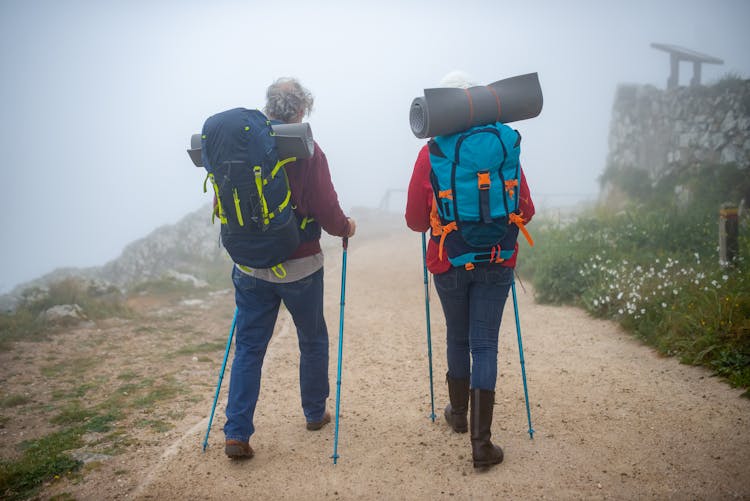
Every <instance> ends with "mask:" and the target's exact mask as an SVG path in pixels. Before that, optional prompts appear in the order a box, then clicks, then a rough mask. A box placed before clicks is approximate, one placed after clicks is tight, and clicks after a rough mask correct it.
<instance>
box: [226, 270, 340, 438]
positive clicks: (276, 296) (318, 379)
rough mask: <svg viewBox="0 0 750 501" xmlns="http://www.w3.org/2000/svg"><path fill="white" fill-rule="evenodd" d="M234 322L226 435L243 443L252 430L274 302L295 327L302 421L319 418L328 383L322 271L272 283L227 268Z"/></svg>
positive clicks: (327, 390)
mask: <svg viewBox="0 0 750 501" xmlns="http://www.w3.org/2000/svg"><path fill="white" fill-rule="evenodd" d="M232 281H233V282H234V290H235V301H236V303H237V326H236V331H235V353H234V361H233V362H232V374H231V378H230V381H229V398H228V402H227V412H226V415H227V423H226V425H224V434H225V436H226V438H227V439H233V440H241V441H243V442H246V441H248V440H249V439H250V436H251V435H252V434H253V432H254V431H255V427H254V426H253V415H254V414H255V404H256V403H257V401H258V394H259V393H260V377H261V368H262V367H263V357H264V356H265V354H266V348H267V347H268V343H269V341H270V340H271V335H272V334H273V329H274V325H275V324H276V318H277V316H278V313H279V305H280V304H281V301H284V305H285V306H286V308H287V310H289V313H290V314H291V316H292V319H293V320H294V325H295V326H296V327H297V338H298V341H299V351H300V363H299V379H300V393H301V396H302V410H303V411H304V414H305V419H306V420H307V421H308V422H310V421H320V420H321V419H323V414H324V413H325V409H326V399H327V398H328V394H329V386H328V329H327V327H326V323H325V319H324V318H323V269H322V268H321V269H320V270H318V271H316V272H315V273H313V274H312V275H310V276H308V277H305V278H303V279H301V280H297V281H296V282H290V283H284V284H277V283H272V282H266V281H264V280H259V279H257V278H255V277H251V276H249V275H247V274H245V273H243V272H241V271H240V270H238V269H237V268H236V267H235V268H234V270H233V271H232Z"/></svg>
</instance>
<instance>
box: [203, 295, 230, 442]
mask: <svg viewBox="0 0 750 501" xmlns="http://www.w3.org/2000/svg"><path fill="white" fill-rule="evenodd" d="M236 326H237V308H236V307H235V308H234V318H233V319H232V329H231V330H230V331H229V339H227V349H226V350H224V362H222V364H221V372H219V382H218V383H217V385H216V395H214V405H213V406H212V407H211V416H210V417H209V418H208V429H207V430H206V438H204V439H203V452H206V447H208V434H209V433H211V423H213V422H214V412H216V401H217V400H218V399H219V390H221V382H222V380H223V379H224V370H225V369H226V368H227V358H229V350H230V349H231V348H232V337H233V336H234V328H235V327H236Z"/></svg>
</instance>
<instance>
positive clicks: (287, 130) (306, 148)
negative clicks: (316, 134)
mask: <svg viewBox="0 0 750 501" xmlns="http://www.w3.org/2000/svg"><path fill="white" fill-rule="evenodd" d="M271 128H272V129H273V133H274V134H275V136H276V149H277V151H278V152H279V158H289V157H297V158H299V159H302V158H310V157H312V156H313V153H314V152H315V142H314V141H313V134H312V127H310V124H309V123H307V122H302V123H298V124H278V125H272V126H271Z"/></svg>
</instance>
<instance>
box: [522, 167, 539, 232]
mask: <svg viewBox="0 0 750 501" xmlns="http://www.w3.org/2000/svg"><path fill="white" fill-rule="evenodd" d="M518 196H519V199H518V209H519V211H520V212H521V217H522V218H523V220H524V222H525V223H528V222H529V221H531V218H533V217H534V214H535V213H536V212H535V209H534V201H533V200H531V192H530V191H529V185H528V184H527V183H526V174H524V173H523V169H521V190H520V194H519V195H518Z"/></svg>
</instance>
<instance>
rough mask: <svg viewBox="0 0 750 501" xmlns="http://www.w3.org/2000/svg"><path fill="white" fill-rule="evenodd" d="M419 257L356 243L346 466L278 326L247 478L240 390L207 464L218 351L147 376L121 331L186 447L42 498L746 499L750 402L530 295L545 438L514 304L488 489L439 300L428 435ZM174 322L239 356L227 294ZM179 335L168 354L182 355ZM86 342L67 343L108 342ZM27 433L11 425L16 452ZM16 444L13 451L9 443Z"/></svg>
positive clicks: (389, 240) (525, 313) (330, 272)
mask: <svg viewBox="0 0 750 501" xmlns="http://www.w3.org/2000/svg"><path fill="white" fill-rule="evenodd" d="M366 236H367V235H365V237H366ZM420 245H421V244H420V238H419V235H417V234H413V233H407V232H405V231H396V232H394V233H392V234H391V235H390V236H388V237H385V236H383V234H380V235H375V236H371V238H369V239H367V238H362V237H360V239H357V238H354V239H352V241H351V243H350V248H349V252H348V266H347V268H348V273H347V282H346V307H345V329H344V344H343V370H342V384H341V414H340V428H339V442H338V453H339V456H340V458H339V459H338V463H337V464H336V465H334V464H333V460H332V459H331V455H332V453H333V447H334V426H333V423H331V425H329V426H326V427H325V428H323V429H322V430H320V431H317V432H310V431H307V430H306V429H305V426H304V418H303V415H302V411H301V408H300V403H299V385H298V372H297V361H298V349H297V344H296V334H295V331H294V327H293V325H292V323H291V320H290V318H289V317H288V315H287V314H285V313H283V312H282V315H281V316H280V319H279V322H278V324H277V331H276V333H275V334H274V337H273V339H272V341H271V344H270V346H269V350H268V353H267V356H266V360H265V364H264V378H263V382H262V389H261V397H260V401H259V403H258V407H257V412H256V418H255V424H256V433H255V435H254V436H253V437H252V438H251V445H252V446H253V448H254V449H255V457H254V458H253V459H251V460H249V461H232V460H229V459H228V458H226V457H225V455H224V449H223V440H224V437H223V433H222V426H223V424H224V415H223V413H224V405H225V402H226V390H227V388H228V377H227V378H225V380H224V386H223V388H222V392H221V395H220V398H219V405H218V407H217V412H216V417H215V419H214V424H213V428H212V430H211V435H210V439H209V447H208V449H207V451H206V452H205V453H204V452H202V449H201V444H202V442H203V437H204V434H205V431H206V426H207V423H208V413H209V411H210V408H211V403H212V400H213V396H214V390H215V384H216V378H217V376H218V371H219V368H220V365H221V358H222V356H223V349H221V350H214V352H212V353H211V354H210V356H211V358H212V362H211V363H208V364H207V363H203V364H197V363H196V362H195V361H194V359H191V358H190V357H176V358H174V357H173V358H171V359H169V360H166V361H165V360H163V359H157V358H153V359H152V358H149V357H150V356H152V355H153V353H154V350H155V349H156V348H158V346H159V345H158V344H154V343H152V347H151V349H150V350H146V351H143V352H142V353H143V355H142V356H140V355H138V353H141V352H138V351H137V350H139V349H140V350H144V348H143V345H144V343H145V341H144V340H145V339H147V338H145V337H144V336H148V335H149V332H148V331H144V330H143V328H142V327H143V326H142V325H141V328H140V329H134V326H132V325H126V326H113V327H112V329H119V331H118V332H119V337H118V339H119V340H120V342H121V343H124V346H122V348H121V350H122V351H123V352H126V353H127V352H128V350H129V349H130V348H132V350H133V351H131V352H130V356H129V357H128V358H126V359H123V360H121V361H119V362H118V360H120V359H119V358H118V356H116V355H112V356H111V357H110V362H109V363H107V366H108V367H111V366H112V365H114V364H117V363H123V364H127V363H128V361H129V363H131V364H133V363H136V362H137V363H138V364H141V365H143V364H147V366H144V367H145V369H144V370H148V371H151V373H152V374H157V375H158V374H160V373H167V372H168V373H170V374H172V375H173V377H174V375H175V374H176V375H177V377H178V380H180V381H181V382H183V383H184V384H185V385H187V386H190V387H191V388H193V389H194V394H195V395H197V396H198V397H199V398H195V399H193V400H180V401H177V402H174V401H172V402H171V403H170V404H166V405H169V406H172V407H175V406H179V407H180V411H181V412H180V414H179V415H181V416H182V417H181V419H178V420H176V421H175V427H174V429H172V430H170V431H169V432H166V433H151V434H148V433H145V432H144V433H142V434H140V435H139V436H140V438H139V440H138V441H137V442H135V443H134V445H132V446H131V447H129V448H127V450H126V451H124V452H123V453H121V454H119V455H116V456H114V457H112V458H111V459H109V460H108V461H103V462H102V465H101V466H100V467H99V468H96V469H92V471H90V472H88V473H86V475H85V476H84V477H83V478H82V479H80V480H78V481H77V482H57V483H55V484H52V485H50V486H48V487H47V488H46V489H45V490H44V491H43V496H42V497H44V498H47V497H51V496H53V495H55V494H59V493H61V492H66V493H68V495H70V496H73V497H75V498H79V499H140V500H145V499H157V500H162V499H196V500H197V499H251V498H255V499H315V498H340V499H442V498H455V499H483V498H512V499H680V500H682V499H711V500H712V499H735V498H738V499H750V400H749V399H746V398H740V394H741V391H739V390H736V389H732V388H730V387H729V386H728V385H726V384H725V383H724V382H722V381H721V380H719V379H717V378H714V377H711V376H710V374H709V373H708V372H707V371H705V370H703V369H700V368H696V367H688V366H684V365H681V364H679V363H678V362H677V361H676V360H673V359H668V358H663V357H660V356H659V355H658V354H656V353H655V352H654V351H653V350H651V349H650V348H648V347H646V346H643V345H642V344H641V343H639V342H638V341H636V340H634V339H633V338H631V337H630V336H629V335H627V334H626V333H624V332H622V331H621V330H620V329H619V328H618V327H617V326H616V325H615V324H613V323H611V322H606V321H601V320H596V319H592V318H590V317H588V316H587V315H586V314H585V313H584V312H582V311H580V310H578V309H575V308H567V307H550V306H541V305H537V304H535V303H534V302H533V297H532V291H531V290H530V288H529V286H528V285H527V286H526V288H525V290H524V289H523V288H522V287H520V286H519V287H518V299H519V310H520V315H521V327H522V333H523V346H524V351H525V359H526V372H527V379H528V391H529V399H530V403H531V418H532V423H533V429H534V431H535V433H534V438H533V440H532V439H530V437H529V433H528V428H529V426H528V422H527V417H526V407H525V403H524V394H523V383H522V379H521V367H520V363H519V354H518V346H517V340H516V330H515V325H514V321H513V309H512V302H511V301H509V302H508V305H507V307H506V311H505V321H504V323H503V326H502V328H501V332H500V336H501V343H500V344H501V345H500V353H499V373H498V384H497V397H496V400H497V402H496V407H495V421H494V423H493V439H494V441H495V442H496V443H497V444H498V445H501V446H502V447H503V449H504V451H505V461H504V462H503V463H502V464H501V465H499V466H496V467H494V468H491V469H489V470H488V471H485V472H477V471H475V470H474V468H473V467H472V463H471V448H470V442H469V436H468V434H455V433H452V432H451V431H450V429H449V428H448V426H447V425H446V424H445V422H444V420H443V418H442V409H443V407H444V406H445V404H446V403H447V399H448V397H447V386H446V384H445V382H444V379H445V376H444V375H445V372H446V364H445V328H444V324H443V317H442V312H441V310H440V306H439V301H438V299H437V297H436V295H435V293H434V290H433V289H432V287H430V289H431V305H432V322H431V327H432V351H433V357H432V358H433V373H434V395H435V398H434V401H435V414H436V415H437V418H436V419H435V421H434V422H433V421H432V420H431V419H430V414H431V405H430V384H429V365H428V356H427V342H426V341H427V336H426V329H425V310H424V284H423V277H422V264H421V248H420ZM326 260H327V264H326V319H327V323H328V326H329V333H330V346H331V365H330V371H329V372H330V374H331V398H330V400H329V409H330V410H331V411H332V412H333V410H334V408H335V397H336V354H337V349H338V325H339V297H340V296H339V294H340V280H341V252H340V248H333V249H330V250H329V251H328V252H327V257H326ZM170 308H171V309H168V314H166V315H165V313H164V311H165V310H164V308H163V307H161V309H159V310H154V312H153V322H154V325H155V326H156V327H157V328H161V329H162V331H163V332H164V331H167V330H168V329H167V327H165V326H166V325H172V324H174V323H177V324H179V325H182V326H191V328H192V329H193V331H196V334H195V335H197V336H200V335H201V332H203V335H204V337H206V338H210V339H211V340H215V341H220V340H221V339H224V340H225V339H226V336H227V334H228V329H229V325H230V321H231V312H232V309H233V304H232V296H231V294H230V293H229V292H227V293H225V294H219V295H215V296H213V297H212V298H210V299H209V300H208V302H207V303H206V304H205V305H203V306H202V307H201V308H195V307H193V308H189V307H186V306H182V307H181V306H172V307H170ZM160 326H162V327H160ZM179 330H180V329H179V328H177V329H175V333H174V335H172V336H171V337H169V336H167V341H163V342H168V343H171V345H170V346H172V347H175V346H179V344H180V342H181V339H180V335H179ZM89 331H90V332H89ZM89 331H82V332H79V333H73V334H70V335H71V336H79V337H78V338H76V339H87V337H86V336H94V335H97V331H96V330H93V329H90V330H89ZM100 331H101V329H100V330H99V332H98V335H101V332H100ZM129 333H130V334H132V336H128V334H129ZM110 338H111V335H110ZM182 342H184V341H182ZM136 345H137V347H136ZM92 349H98V350H102V349H103V348H102V347H101V346H99V347H98V348H92ZM114 352H115V350H114V349H112V350H109V351H108V353H114ZM149 360H152V362H148V361H149ZM159 360H161V362H159ZM230 360H231V359H230ZM148 364H150V365H148ZM102 370H105V369H104V368H103V369H102ZM228 371H229V369H227V375H228V373H229V372H228ZM29 377H31V376H29ZM32 380H33V378H32ZM169 410H170V409H169V408H165V409H160V410H159V412H161V413H162V414H164V413H167V412H168V411H169ZM172 410H174V409H172ZM172 415H175V414H172ZM15 431H16V430H15V429H14V428H13V424H12V423H10V424H9V425H7V426H6V433H5V435H8V433H10V434H12V433H14V432H15ZM5 435H4V436H5ZM9 440H10V438H8V437H7V436H5V438H4V442H6V443H7V442H8V441H9Z"/></svg>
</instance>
